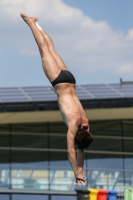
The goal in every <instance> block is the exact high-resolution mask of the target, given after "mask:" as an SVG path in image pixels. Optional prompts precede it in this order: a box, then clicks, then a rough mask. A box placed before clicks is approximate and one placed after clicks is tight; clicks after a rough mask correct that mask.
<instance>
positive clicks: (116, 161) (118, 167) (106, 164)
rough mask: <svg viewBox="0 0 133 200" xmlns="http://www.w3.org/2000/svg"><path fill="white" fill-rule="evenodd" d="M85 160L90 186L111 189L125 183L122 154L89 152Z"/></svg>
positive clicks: (86, 175) (88, 185)
mask: <svg viewBox="0 0 133 200" xmlns="http://www.w3.org/2000/svg"><path fill="white" fill-rule="evenodd" d="M85 162H86V166H87V168H88V170H85V177H86V181H87V187H88V188H90V187H91V188H101V189H107V190H110V189H114V188H115V187H117V186H123V185H124V177H123V174H124V173H123V161H122V155H116V154H106V152H105V153H99V154H96V153H95V154H94V153H93V154H92V153H89V152H88V153H86V160H85Z"/></svg>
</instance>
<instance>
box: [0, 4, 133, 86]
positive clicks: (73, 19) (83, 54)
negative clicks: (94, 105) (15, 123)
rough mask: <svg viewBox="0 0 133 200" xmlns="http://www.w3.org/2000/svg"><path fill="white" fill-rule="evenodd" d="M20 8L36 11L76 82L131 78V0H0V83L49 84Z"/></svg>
mask: <svg viewBox="0 0 133 200" xmlns="http://www.w3.org/2000/svg"><path fill="white" fill-rule="evenodd" d="M20 11H23V12H25V13H26V14H29V15H33V16H37V17H38V19H39V22H38V23H39V25H40V26H41V27H42V28H43V29H44V30H45V31H46V32H47V33H48V34H49V35H50V36H51V38H52V39H53V41H54V44H55V47H56V50H57V52H58V53H59V55H60V56H61V57H62V58H63V60H64V62H65V63H66V65H67V68H68V69H69V71H71V72H72V73H73V74H74V76H75V78H76V82H77V84H78V85H79V84H107V83H119V82H120V78H122V79H123V81H133V1H132V0H127V1H125V0H111V1H107V0H100V1H99V0H93V1H92V0H82V1H81V0H28V1H25V0H13V1H11V0H0V13H1V17H0V87H16V86H17V87H19V86H43V85H50V83H49V81H48V80H47V78H46V76H45V74H44V72H43V69H42V64H41V58H40V55H39V52H38V48H37V45H36V43H35V41H34V38H33V36H32V33H31V31H30V29H29V27H28V26H27V24H26V23H24V21H23V20H22V18H21V17H20Z"/></svg>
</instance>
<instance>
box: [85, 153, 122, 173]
mask: <svg viewBox="0 0 133 200" xmlns="http://www.w3.org/2000/svg"><path fill="white" fill-rule="evenodd" d="M85 156H86V158H85V162H86V166H87V168H89V169H95V168H100V169H119V170H120V169H121V170H122V169H123V160H122V158H123V157H122V154H112V153H111V154H107V153H106V151H105V153H104V152H103V153H93V152H89V151H88V152H87V153H86V155H85Z"/></svg>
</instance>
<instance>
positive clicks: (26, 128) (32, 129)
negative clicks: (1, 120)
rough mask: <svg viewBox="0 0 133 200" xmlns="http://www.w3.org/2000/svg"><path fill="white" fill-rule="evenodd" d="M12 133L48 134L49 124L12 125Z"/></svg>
mask: <svg viewBox="0 0 133 200" xmlns="http://www.w3.org/2000/svg"><path fill="white" fill-rule="evenodd" d="M12 132H17V133H20V132H21V133H25V132H27V133H47V123H24V124H12Z"/></svg>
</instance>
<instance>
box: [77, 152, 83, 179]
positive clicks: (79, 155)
mask: <svg viewBox="0 0 133 200" xmlns="http://www.w3.org/2000/svg"><path fill="white" fill-rule="evenodd" d="M77 165H78V166H77V167H78V169H77V170H78V177H81V178H83V166H84V149H78V153H77Z"/></svg>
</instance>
